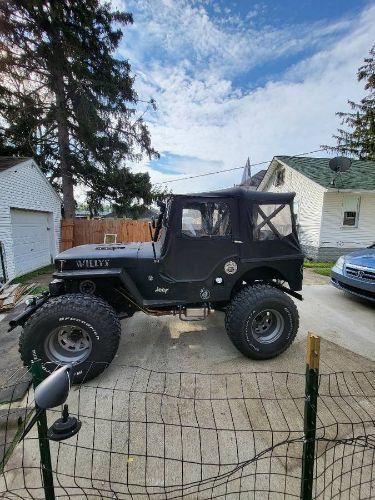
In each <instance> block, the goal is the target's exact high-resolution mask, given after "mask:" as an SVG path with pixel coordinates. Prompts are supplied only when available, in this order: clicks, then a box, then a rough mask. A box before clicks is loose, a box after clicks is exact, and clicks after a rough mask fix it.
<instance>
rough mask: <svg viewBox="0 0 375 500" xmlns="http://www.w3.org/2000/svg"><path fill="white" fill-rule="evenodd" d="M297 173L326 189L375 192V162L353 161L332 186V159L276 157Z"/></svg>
mask: <svg viewBox="0 0 375 500" xmlns="http://www.w3.org/2000/svg"><path fill="white" fill-rule="evenodd" d="M276 159H279V160H281V161H282V162H284V163H286V164H287V165H289V166H290V167H291V168H293V169H294V170H297V172H300V173H301V174H303V175H305V176H306V177H308V178H309V179H311V180H313V181H315V182H316V183H318V184H320V185H321V186H323V187H324V188H332V187H335V188H338V189H353V190H355V189H365V190H375V161H367V160H352V165H351V167H350V169H349V170H347V171H346V172H342V173H340V174H338V175H337V177H336V179H335V185H334V186H332V179H333V178H334V175H335V174H334V172H332V170H331V169H330V168H329V165H328V164H329V160H330V158H306V157H297V156H276Z"/></svg>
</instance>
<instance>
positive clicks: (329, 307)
mask: <svg viewBox="0 0 375 500" xmlns="http://www.w3.org/2000/svg"><path fill="white" fill-rule="evenodd" d="M317 282H318V283H322V284H314V285H306V286H305V287H304V290H303V295H304V297H305V301H304V302H302V303H299V302H298V304H297V305H298V308H299V311H300V316H301V326H300V330H299V333H298V335H297V338H296V340H295V342H294V343H293V345H292V346H291V348H290V349H288V350H287V351H286V352H285V353H284V354H282V355H281V356H279V357H278V358H275V359H273V360H269V361H258V362H256V361H252V360H249V359H247V358H245V357H244V356H243V355H242V354H241V353H239V352H238V351H237V350H236V349H235V347H234V346H233V345H232V344H231V342H230V341H229V339H228V338H227V335H226V332H225V329H224V315H223V313H219V312H217V313H214V314H213V315H212V316H210V317H209V319H208V320H206V321H204V322H194V323H185V322H181V321H179V320H178V319H177V318H175V317H161V318H155V317H151V316H146V315H145V314H143V313H137V314H135V315H134V316H133V317H132V318H130V319H128V320H124V321H123V322H122V327H123V336H122V339H121V343H120V348H119V351H118V354H117V356H116V359H115V361H114V363H113V364H112V365H111V366H110V367H109V368H107V370H106V371H105V372H104V373H103V375H102V376H100V377H98V378H97V379H94V380H92V381H90V382H88V384H86V385H85V386H84V387H83V388H81V389H79V388H78V387H75V388H73V390H72V391H71V393H70V396H69V405H70V409H71V411H72V412H76V413H78V414H79V416H80V419H81V420H82V430H81V432H80V433H79V434H78V436H77V437H75V438H72V439H71V440H68V441H66V442H63V443H61V444H57V443H51V451H52V457H53V466H52V467H53V470H54V471H55V472H56V474H55V478H56V483H55V484H56V485H57V484H58V485H59V486H60V487H59V488H57V496H58V495H61V496H64V493H65V492H66V491H67V490H69V489H70V491H71V492H72V494H74V495H77V496H78V497H80V498H84V497H86V498H100V497H105V498H123V499H128V498H130V497H132V498H144V497H145V495H147V496H148V497H150V494H156V495H155V496H152V498H157V499H158V500H159V498H160V500H161V499H165V498H181V496H182V495H180V494H179V493H174V494H173V493H171V495H166V494H165V493H164V489H163V488H164V487H165V485H171V486H170V488H171V491H176V490H175V489H174V488H176V485H182V484H184V485H189V484H191V485H193V484H198V485H199V484H200V483H201V482H202V480H203V479H204V480H205V481H208V479H209V478H213V479H212V480H210V481H209V482H207V483H206V488H208V489H207V491H206V495H204V494H203V492H202V496H200V495H197V494H196V493H193V490H192V495H187V498H194V499H195V498H202V499H203V498H205V499H206V498H215V497H218V496H220V495H221V496H222V497H226V498H270V496H269V493H268V492H269V490H270V489H271V481H272V489H273V491H274V492H275V493H274V494H273V496H272V498H284V493H285V496H286V497H287V498H288V497H290V496H291V495H292V494H293V495H295V494H297V495H298V492H299V487H300V473H301V472H300V460H299V459H298V458H296V457H300V456H301V453H302V440H301V439H300V440H299V441H298V442H296V443H295V444H294V445H291V444H286V445H285V446H284V448H283V447H279V448H277V451H276V453H275V454H274V456H273V459H272V460H271V459H270V458H269V456H268V455H265V457H264V459H263V460H257V461H255V462H254V463H252V461H251V459H252V458H253V457H254V455H255V454H256V453H259V452H260V451H262V450H267V449H268V448H269V447H270V446H271V445H273V443H274V442H276V443H279V442H282V440H283V439H286V438H293V437H301V436H302V428H303V405H304V380H305V378H304V375H303V374H304V371H305V352H306V338H307V333H308V331H314V332H315V333H317V334H319V335H321V337H322V339H323V341H322V346H321V372H322V373H324V372H325V373H327V372H328V373H331V372H340V371H353V372H357V371H360V372H365V371H369V370H373V369H374V358H375V343H374V341H373V339H372V337H371V331H370V329H371V327H372V325H373V324H374V307H373V306H372V305H371V304H366V303H363V302H361V301H358V300H357V299H352V298H350V297H346V296H345V295H343V294H341V293H340V292H339V291H337V290H336V289H334V288H333V287H331V286H330V285H328V284H326V280H317ZM0 326H2V323H0ZM348 348H351V349H352V350H350V349H348ZM361 354H362V355H361ZM130 365H133V366H134V365H136V366H139V367H142V369H135V368H132V367H130ZM152 370H155V371H152ZM271 371H272V372H279V373H277V374H273V375H271V374H268V373H266V374H261V375H259V372H271ZM160 372H161V373H160ZM163 372H164V373H163ZM165 372H168V373H165ZM178 372H190V373H187V374H181V373H178ZM254 372H255V373H254ZM280 372H284V373H280ZM291 372H298V373H300V374H301V375H291ZM205 374H216V375H208V376H207V375H205ZM220 374H221V375H220ZM366 377H367V376H366V375H363V376H362V375H361V374H355V373H353V374H347V375H345V376H342V377H341V375H337V376H335V375H332V376H329V377H326V378H325V379H324V381H323V382H322V385H321V393H322V394H323V397H324V404H321V405H320V409H319V425H324V426H328V427H325V431H324V432H325V434H324V435H325V436H326V437H329V436H330V435H331V434H330V433H333V434H332V438H335V436H340V437H343V438H351V436H352V434H353V435H357V434H358V433H359V434H360V435H363V433H364V432H365V431H364V427H363V425H362V421H363V420H364V419H368V418H370V417H369V414H371V413H372V412H373V409H374V408H375V394H374V387H375V383H372V384H371V380H372V378H371V379H370V378H366ZM349 387H350V397H349V395H348V393H347V392H345V391H348V390H349ZM342 388H344V389H345V391H344V393H345V396H344V397H343V396H342ZM365 390H366V393H367V392H369V393H370V394H372V396H371V397H368V396H366V397H365V395H364V394H365V393H364V391H365ZM332 394H333V396H334V397H333V398H331V396H332ZM327 395H328V396H329V397H327ZM338 398H340V399H338ZM372 414H373V413H372ZM49 417H50V422H52V421H53V420H54V419H55V418H56V413H55V414H50V416H49ZM371 418H372V417H371ZM335 422H341V424H340V428H338V427H337V426H336V425H333V427H332V429H331V428H330V427H329V425H331V426H332V424H333V423H335ZM371 429H372V428H371ZM35 432H36V430H35V429H33V431H32V433H31V434H30V438H31V439H29V440H28V441H27V444H26V445H25V447H24V449H23V448H22V447H21V446H18V447H17V449H16V452H15V453H14V454H13V456H12V458H11V460H10V462H9V463H8V471H9V472H7V473H6V474H5V477H4V478H1V477H0V492H1V491H10V490H13V489H14V490H15V491H16V493H17V494H18V497H19V498H25V499H26V498H29V496H28V492H27V491H26V490H25V486H24V483H26V482H27V483H28V484H29V485H32V486H33V487H36V488H40V484H41V483H40V473H39V454H38V451H37V449H36V440H35V439H34V438H35V436H36V434H35ZM368 432H370V431H368ZM371 432H372V430H371ZM75 444H76V445H77V446H74V445H75ZM72 445H73V446H72ZM324 446H325V444H322V445H321V447H320V448H319V450H320V451H319V453H320V457H321V458H320V459H318V460H319V461H318V462H317V463H318V466H322V467H324V470H326V471H327V474H328V476H329V474H330V470H331V469H330V467H333V466H334V467H335V474H336V472H337V462H338V461H339V459H338V458H337V457H338V456H339V457H341V455H342V456H344V455H345V454H346V455H345V456H346V457H347V458H348V460H349V459H350V457H351V455H350V453H349V452H348V451H345V450H347V449H346V448H345V446H342V447H341V448H339V447H338V446H335V447H334V448H333V449H334V454H333V455H332V454H331V455H329V452H327V453H325V452H324V450H325V448H324ZM348 453H349V454H348ZM365 454H366V455H365ZM286 457H288V458H286ZM247 460H250V462H249V465H248V466H243V468H240V469H239V470H238V472H237V473H235V474H231V475H230V481H229V482H228V481H227V480H226V477H225V474H226V473H227V472H228V471H230V470H232V469H233V467H237V464H238V463H239V462H241V463H245V462H246V461H247ZM356 460H357V462H358V461H360V463H359V465H358V467H357V468H356V463H354V462H353V461H352V462H351V467H352V469H353V470H356V471H357V472H356V473H355V474H357V475H356V476H355V478H354V476H353V475H348V474H347V473H346V474H347V475H346V476H345V477H344V479H342V477H341V476H340V473H338V475H337V478H338V479H337V481H336V482H334V481H333V482H332V484H334V487H335V489H333V486H332V487H331V486H328V490H327V498H328V497H329V498H331V497H332V496H334V495H335V494H338V493H337V492H338V490H337V488H338V487H340V488H344V487H346V486H348V487H349V486H350V485H351V484H352V482H354V483H355V481H357V483H355V484H358V485H360V487H362V490H361V493H363V491H364V490H363V488H365V487H366V484H367V483H366V481H367V480H372V477H373V476H372V474H373V472H372V471H373V469H371V467H372V465H371V464H372V463H373V450H372V449H369V450H366V451H365V452H364V454H361V453H359V452H357V455H356ZM363 462H365V463H366V464H367V463H368V464H369V466H368V467H369V470H367V469H366V470H364V468H363ZM20 464H22V465H23V467H24V468H26V470H25V469H24V471H25V473H23V472H22V469H20V468H19V467H20ZM332 470H333V469H332ZM349 470H350V468H349ZM353 474H354V473H353ZM218 475H221V479H220V480H219V479H218V480H216V479H215V478H216V477H219V476H218ZM328 476H327V477H328ZM322 477H323V480H324V478H325V476H322ZM25 478H26V479H27V481H26V479H25ZM3 479H6V480H7V483H6V484H5V483H4V481H3ZM286 479H287V481H286ZM195 482H197V483H195ZM367 482H368V483H369V481H367ZM328 483H329V485H330V484H331V483H330V482H328ZM336 483H337V484H336ZM362 483H363V484H362ZM63 487H64V488H65V489H62V488H63ZM79 487H80V488H82V490H81V489H80V488H79ZM190 487H192V486H189V488H190ZM358 487H359V486H358ZM17 488H19V489H17ZM202 488H203V486H202ZM329 488H331V489H329ZM198 489H199V486H198ZM35 491H37V490H34V492H35ZM194 491H195V490H194ZM239 491H242V492H244V493H243V494H242V495H239V494H238V492H239ZM254 491H256V492H257V493H256V494H255V493H254ZM262 491H263V494H262ZM366 491H367V490H366ZM231 492H233V494H232V495H231ZM236 492H237V493H236ZM276 492H280V495H278V494H277V493H276ZM80 493H81V496H80ZM188 493H189V491H188ZM87 495H88V496H87ZM207 495H208V496H207ZM365 496H366V497H368V498H371V491H370V492H369V494H368V495H367V494H366V495H365ZM42 497H43V494H42V493H41V492H40V496H39V498H42ZM354 497H355V498H357V497H358V498H359V496H358V495H356V492H354V496H353V498H354Z"/></svg>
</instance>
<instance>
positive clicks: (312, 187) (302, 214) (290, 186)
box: [260, 162, 325, 259]
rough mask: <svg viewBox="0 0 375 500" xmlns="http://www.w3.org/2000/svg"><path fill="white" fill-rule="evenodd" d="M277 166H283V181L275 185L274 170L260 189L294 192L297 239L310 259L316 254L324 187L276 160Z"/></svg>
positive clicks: (318, 242) (314, 257) (315, 256)
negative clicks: (296, 210) (296, 207)
mask: <svg viewBox="0 0 375 500" xmlns="http://www.w3.org/2000/svg"><path fill="white" fill-rule="evenodd" d="M278 166H280V167H281V168H285V177H284V183H283V184H282V185H281V186H275V179H276V170H277V169H276V170H275V171H274V172H273V173H272V174H271V176H270V178H269V179H268V180H267V181H266V182H265V183H264V184H263V185H262V184H261V186H260V190H261V191H272V192H275V193H284V192H293V191H294V192H295V193H296V198H295V200H296V202H297V204H298V213H297V214H296V215H297V218H298V228H299V232H298V234H299V240H300V243H301V246H302V249H303V251H304V253H305V254H306V255H307V256H308V257H309V258H312V259H316V258H317V256H318V249H319V245H320V231H321V219H322V217H321V216H322V210H323V200H324V192H325V190H324V188H323V187H321V186H319V185H318V184H316V183H315V182H313V181H311V180H310V179H308V178H307V177H305V176H304V175H302V174H300V173H299V172H297V171H296V170H294V169H292V168H290V167H289V166H287V165H285V164H281V163H279V162H278Z"/></svg>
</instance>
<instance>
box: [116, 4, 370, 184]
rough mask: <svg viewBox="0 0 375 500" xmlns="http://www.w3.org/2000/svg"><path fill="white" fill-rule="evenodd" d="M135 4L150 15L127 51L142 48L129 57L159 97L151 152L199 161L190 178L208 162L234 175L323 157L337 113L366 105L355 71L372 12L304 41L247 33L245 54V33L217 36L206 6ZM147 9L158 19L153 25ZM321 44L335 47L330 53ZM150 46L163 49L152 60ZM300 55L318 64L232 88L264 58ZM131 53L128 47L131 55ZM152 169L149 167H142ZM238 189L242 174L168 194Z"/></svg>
mask: <svg viewBox="0 0 375 500" xmlns="http://www.w3.org/2000/svg"><path fill="white" fill-rule="evenodd" d="M137 3H138V9H139V6H140V5H142V6H144V11H142V9H141V14H142V12H144V16H145V18H142V15H141V16H140V17H141V19H140V21H139V24H138V26H137V23H136V25H135V27H134V28H133V30H134V32H133V34H132V36H131V37H130V41H134V40H135V39H137V40H138V41H139V45H137V47H136V48H134V47H133V48H132V50H131V57H130V60H131V62H133V63H135V65H136V67H140V68H142V69H143V72H142V73H140V74H139V77H138V80H137V86H138V90H139V93H140V94H141V95H153V97H155V98H156V100H157V103H158V111H157V113H156V114H154V115H152V116H150V130H151V133H152V138H153V143H154V146H155V147H156V149H158V150H159V151H161V152H163V151H164V152H165V151H169V152H172V153H173V154H175V155H181V156H189V157H192V158H194V159H195V160H194V161H191V164H186V165H184V171H185V172H188V173H189V174H191V175H194V174H197V173H201V172H205V171H207V162H221V165H222V168H231V167H235V166H239V165H242V164H244V162H245V160H246V158H247V156H249V155H250V157H251V160H252V162H258V161H262V160H267V159H270V158H272V156H274V155H275V154H293V153H300V152H304V151H309V150H312V149H318V148H319V146H320V144H322V143H330V142H332V139H331V136H332V134H333V133H334V132H335V131H336V129H337V126H338V123H339V122H338V118H337V117H336V116H335V112H336V111H342V110H345V109H347V107H348V106H347V99H353V100H358V99H360V98H361V97H362V95H363V88H362V85H360V84H359V83H358V82H357V80H356V71H357V68H358V67H359V66H360V65H361V63H362V61H363V58H364V57H365V56H366V55H367V53H368V50H369V49H370V46H371V44H372V43H373V33H374V31H373V26H374V25H375V7H372V8H368V9H366V10H365V11H363V12H362V14H361V15H359V16H358V17H357V18H354V19H343V20H341V21H340V22H335V23H332V25H325V26H323V25H322V24H316V25H315V26H310V29H308V27H305V28H303V29H301V31H300V32H299V37H298V38H295V37H293V36H291V34H292V33H293V32H294V30H293V29H292V27H289V28H285V29H283V30H274V29H271V28H269V27H268V28H264V29H263V30H260V31H256V32H255V31H254V30H253V31H251V30H250V31H249V33H250V34H251V36H252V37H253V38H254V40H253V41H252V42H251V44H250V46H247V44H248V43H249V40H250V39H249V33H245V32H243V31H242V27H241V29H240V30H239V31H236V32H232V31H231V30H229V29H227V30H225V29H223V28H222V27H221V28H220V27H218V26H217V25H216V24H215V23H214V22H213V21H212V20H211V19H210V18H209V17H208V15H207V12H206V11H205V9H204V8H203V7H202V5H201V4H200V5H199V6H198V7H192V6H191V5H189V4H187V3H185V2H166V1H164V2H153V3H152V6H153V8H152V9H151V8H150V4H149V2H148V1H147V0H144V1H142V2H137ZM128 8H129V7H128ZM146 9H150V10H149V11H147V12H149V13H151V14H147V15H146V14H145V12H146ZM166 12H168V16H166ZM150 16H151V17H150ZM165 17H168V20H167V21H166V19H165ZM344 28H345V34H344V33H343V31H342V30H343V29H344ZM139 30H142V34H140V32H139ZM332 34H334V35H335V36H334V37H333V38H330V36H331V35H332ZM288 35H289V38H288ZM324 36H326V37H328V38H325V45H324V48H323V47H322V46H321V39H322V37H323V38H324ZM250 38H251V37H250ZM146 39H147V40H146ZM155 41H157V43H156V42H155ZM155 43H156V45H155ZM152 44H154V46H155V47H157V49H158V50H157V51H156V50H155V57H153V56H154V54H153V53H151V54H150V53H149V52H147V50H148V49H149V47H150V46H152ZM158 44H159V45H158ZM318 46H319V47H320V48H319V49H318V48H317V47H318ZM223 47H225V51H224V49H223ZM301 47H310V48H311V47H315V54H314V55H313V56H310V57H308V58H306V59H305V60H303V61H301V62H300V63H298V64H297V65H295V66H294V67H291V68H289V69H288V71H286V72H285V73H284V74H283V75H282V76H281V77H280V78H278V79H277V80H276V79H275V80H271V81H268V83H267V84H266V85H264V86H262V87H258V88H256V89H255V90H251V91H245V90H238V89H235V88H234V87H233V83H232V81H231V77H230V75H232V76H233V74H240V72H241V71H244V68H245V67H246V69H247V70H248V69H249V68H250V67H252V66H254V65H256V64H258V63H259V60H260V59H261V58H262V57H263V58H265V59H267V60H270V59H272V58H273V57H276V58H277V57H280V55H281V54H282V53H288V54H290V53H293V52H294V51H297V50H300V49H301ZM129 50H130V49H129V47H128V46H124V48H123V51H124V53H128V54H129ZM145 54H147V57H150V60H149V61H148V62H147V61H146V59H147V57H146V55H145ZM160 54H162V55H160ZM220 58H221V60H220ZM220 61H221V64H220ZM147 168H148V162H147V161H144V162H142V164H140V165H137V166H135V169H136V170H147ZM150 174H151V178H152V180H153V181H154V182H160V181H163V180H168V179H170V178H174V177H175V176H171V175H166V174H162V173H160V172H156V171H154V170H151V169H150ZM239 179H240V172H238V173H235V174H222V175H215V176H212V177H203V178H201V179H197V180H191V181H188V182H178V183H175V184H171V185H170V187H173V190H175V191H180V192H184V191H185V192H186V191H192V190H202V189H210V188H214V187H224V186H228V185H232V184H233V183H234V182H236V181H238V180H239Z"/></svg>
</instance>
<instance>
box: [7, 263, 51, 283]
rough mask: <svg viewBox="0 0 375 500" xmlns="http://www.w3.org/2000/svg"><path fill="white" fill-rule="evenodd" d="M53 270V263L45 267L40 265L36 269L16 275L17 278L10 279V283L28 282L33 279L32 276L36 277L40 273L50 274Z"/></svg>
mask: <svg viewBox="0 0 375 500" xmlns="http://www.w3.org/2000/svg"><path fill="white" fill-rule="evenodd" d="M54 270H55V266H54V264H50V265H49V266H46V267H41V268H40V269H37V270H36V271H32V272H31V273H27V274H24V275H23V276H18V278H14V280H12V284H14V283H29V282H32V281H33V278H36V277H37V276H41V275H42V274H50V273H53V271H54Z"/></svg>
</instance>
